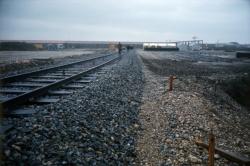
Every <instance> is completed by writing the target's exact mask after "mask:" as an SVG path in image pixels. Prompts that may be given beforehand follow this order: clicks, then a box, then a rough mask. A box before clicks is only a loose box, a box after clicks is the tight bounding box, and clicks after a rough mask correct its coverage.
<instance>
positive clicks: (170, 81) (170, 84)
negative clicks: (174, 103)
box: [169, 76, 174, 91]
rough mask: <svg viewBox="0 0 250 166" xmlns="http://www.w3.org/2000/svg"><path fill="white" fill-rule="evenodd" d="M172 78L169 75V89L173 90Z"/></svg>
mask: <svg viewBox="0 0 250 166" xmlns="http://www.w3.org/2000/svg"><path fill="white" fill-rule="evenodd" d="M173 80H174V76H170V77H169V91H172V90H173Z"/></svg>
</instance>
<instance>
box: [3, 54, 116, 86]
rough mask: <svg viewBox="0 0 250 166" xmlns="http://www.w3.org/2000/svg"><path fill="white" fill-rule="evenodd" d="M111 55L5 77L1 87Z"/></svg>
mask: <svg viewBox="0 0 250 166" xmlns="http://www.w3.org/2000/svg"><path fill="white" fill-rule="evenodd" d="M111 55H114V53H110V54H108V55H104V56H98V57H95V58H89V59H85V60H82V61H77V62H72V63H68V64H65V65H59V66H55V67H50V68H46V69H41V70H36V71H32V72H27V73H22V74H18V75H14V76H8V77H4V78H1V79H0V85H4V84H6V83H10V82H14V81H17V80H19V79H23V78H27V77H29V76H32V75H37V74H43V73H45V72H50V71H53V70H57V69H61V68H65V67H69V66H72V65H77V64H80V63H83V62H88V61H92V60H95V59H100V58H105V57H108V56H111Z"/></svg>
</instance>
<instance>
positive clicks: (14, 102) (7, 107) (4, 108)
mask: <svg viewBox="0 0 250 166" xmlns="http://www.w3.org/2000/svg"><path fill="white" fill-rule="evenodd" d="M119 58H120V57H119V56H118V57H115V58H113V59H111V60H109V61H107V62H104V63H102V64H99V65H97V66H94V67H91V68H89V69H87V70H85V71H83V72H80V73H78V74H75V75H72V76H70V77H68V78H65V79H63V80H60V81H57V82H54V83H51V84H48V85H46V86H43V87H40V88H37V89H35V90H32V91H30V92H26V93H24V94H21V95H19V96H16V97H14V98H11V99H9V100H6V101H3V102H2V103H0V111H1V112H0V114H2V115H3V114H9V113H10V112H11V111H12V110H11V109H13V108H16V107H18V106H20V105H22V104H25V103H27V102H29V101H32V100H34V99H35V98H37V97H39V96H42V95H45V94H46V93H48V91H49V90H52V89H56V88H59V87H61V86H63V85H65V84H67V83H70V82H72V81H74V80H76V79H79V78H81V77H82V76H83V75H86V74H88V73H90V72H93V71H95V70H97V69H98V68H100V67H103V66H104V65H106V64H109V63H111V62H113V61H115V60H117V59H119Z"/></svg>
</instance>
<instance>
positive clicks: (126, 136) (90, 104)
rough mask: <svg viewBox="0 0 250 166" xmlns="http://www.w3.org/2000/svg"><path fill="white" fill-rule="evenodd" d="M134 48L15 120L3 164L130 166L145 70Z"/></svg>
mask: <svg viewBox="0 0 250 166" xmlns="http://www.w3.org/2000/svg"><path fill="white" fill-rule="evenodd" d="M138 64H139V63H138V59H137V56H135V54H134V52H130V53H129V54H125V55H124V56H123V58H122V60H121V61H120V62H119V63H118V64H115V65H112V66H109V67H106V68H109V69H110V71H109V72H108V73H107V74H104V75H102V76H101V77H100V78H98V80H97V81H96V82H93V83H91V84H89V85H88V86H86V87H85V88H83V89H82V90H79V92H77V93H75V94H73V95H72V96H69V97H67V98H64V99H62V100H61V101H60V102H58V103H57V104H56V105H47V106H43V107H40V108H38V109H39V112H38V113H37V114H36V115H35V116H34V117H30V118H24V119H13V122H15V123H16V126H17V130H16V131H15V132H12V134H11V136H9V137H10V138H8V141H7V140H5V144H4V146H3V149H4V160H5V161H4V165H132V164H134V163H135V161H136V154H135V137H136V131H137V130H138V127H139V125H138V113H139V111H138V107H139V104H140V98H141V95H142V89H143V84H144V81H143V74H142V72H141V67H140V65H138Z"/></svg>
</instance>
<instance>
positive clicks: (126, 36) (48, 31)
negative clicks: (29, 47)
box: [0, 0, 250, 43]
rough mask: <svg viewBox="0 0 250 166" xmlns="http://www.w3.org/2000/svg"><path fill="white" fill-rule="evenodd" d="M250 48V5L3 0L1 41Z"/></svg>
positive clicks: (236, 0)
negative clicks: (248, 45) (213, 44)
mask: <svg viewBox="0 0 250 166" xmlns="http://www.w3.org/2000/svg"><path fill="white" fill-rule="evenodd" d="M193 36H197V37H198V39H203V40H204V41H205V42H217V41H219V42H230V41H237V42H240V43H250V0H0V39H2V40H3V39H18V40H19V39H20V40H81V41H169V40H171V41H174V40H191V39H192V37H193Z"/></svg>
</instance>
